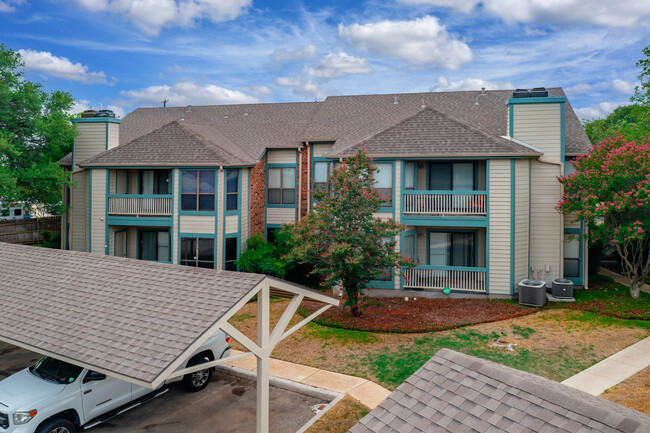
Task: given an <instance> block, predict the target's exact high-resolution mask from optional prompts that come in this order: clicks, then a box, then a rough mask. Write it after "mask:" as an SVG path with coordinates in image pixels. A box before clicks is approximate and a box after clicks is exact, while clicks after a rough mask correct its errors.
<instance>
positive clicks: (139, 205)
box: [108, 194, 172, 216]
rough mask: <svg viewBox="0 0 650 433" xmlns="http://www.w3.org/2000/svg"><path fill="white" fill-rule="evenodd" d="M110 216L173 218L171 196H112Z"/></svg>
mask: <svg viewBox="0 0 650 433" xmlns="http://www.w3.org/2000/svg"><path fill="white" fill-rule="evenodd" d="M108 214H109V215H125V216H171V214H172V196H171V195H136V194H111V195H109V196H108Z"/></svg>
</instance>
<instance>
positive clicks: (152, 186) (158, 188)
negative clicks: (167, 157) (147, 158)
mask: <svg viewBox="0 0 650 433" xmlns="http://www.w3.org/2000/svg"><path fill="white" fill-rule="evenodd" d="M139 193H140V194H149V195H151V194H169V170H140V191H139Z"/></svg>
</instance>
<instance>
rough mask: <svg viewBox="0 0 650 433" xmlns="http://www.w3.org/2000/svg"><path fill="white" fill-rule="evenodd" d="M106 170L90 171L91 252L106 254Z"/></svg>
mask: <svg viewBox="0 0 650 433" xmlns="http://www.w3.org/2000/svg"><path fill="white" fill-rule="evenodd" d="M107 171H108V170H106V169H103V168H99V169H98V168H96V169H94V170H92V216H91V218H92V219H91V221H92V227H91V229H92V236H91V245H90V247H91V252H93V253H96V254H106V220H105V219H106V174H107Z"/></svg>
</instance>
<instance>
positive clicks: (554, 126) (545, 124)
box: [513, 103, 562, 161]
mask: <svg viewBox="0 0 650 433" xmlns="http://www.w3.org/2000/svg"><path fill="white" fill-rule="evenodd" d="M513 110H514V111H513V116H514V121H513V126H514V130H513V136H514V138H516V139H518V140H521V141H523V142H525V143H528V144H530V145H531V146H534V147H536V148H538V149H540V150H541V151H542V152H544V158H546V159H547V160H552V161H559V160H560V157H561V142H562V140H561V131H562V127H561V118H562V116H561V114H562V113H561V104H560V103H548V104H515V105H514V107H513Z"/></svg>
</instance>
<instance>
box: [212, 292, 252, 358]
mask: <svg viewBox="0 0 650 433" xmlns="http://www.w3.org/2000/svg"><path fill="white" fill-rule="evenodd" d="M260 293H261V292H260ZM219 327H220V328H221V330H222V331H223V332H225V333H226V334H228V335H230V336H231V337H232V338H233V339H235V340H236V341H237V342H238V343H239V344H241V345H242V346H244V347H245V348H246V349H248V350H249V351H251V352H253V354H254V355H255V356H260V354H261V352H262V348H261V347H259V346H258V345H257V344H255V343H254V342H253V341H252V340H251V339H250V338H248V337H247V336H245V335H244V334H242V333H241V332H240V331H239V329H237V328H235V327H234V326H232V325H231V324H230V323H228V322H225V323H223V324H221V325H219Z"/></svg>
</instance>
